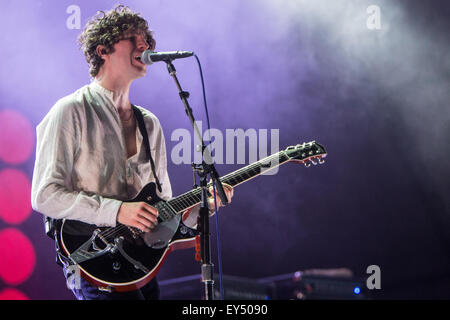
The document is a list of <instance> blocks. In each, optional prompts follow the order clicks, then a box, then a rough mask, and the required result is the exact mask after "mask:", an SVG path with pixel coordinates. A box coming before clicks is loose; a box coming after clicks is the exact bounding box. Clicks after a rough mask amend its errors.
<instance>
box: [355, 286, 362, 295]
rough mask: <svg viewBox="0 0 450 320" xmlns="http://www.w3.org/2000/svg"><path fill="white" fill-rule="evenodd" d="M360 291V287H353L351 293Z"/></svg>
mask: <svg viewBox="0 0 450 320" xmlns="http://www.w3.org/2000/svg"><path fill="white" fill-rule="evenodd" d="M360 292H361V289H360V288H359V287H355V288H354V289H353V293H354V294H360Z"/></svg>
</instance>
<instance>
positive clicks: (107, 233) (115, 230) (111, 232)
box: [100, 151, 288, 240]
mask: <svg viewBox="0 0 450 320" xmlns="http://www.w3.org/2000/svg"><path fill="white" fill-rule="evenodd" d="M283 156H285V152H284V151H280V152H278V153H276V154H274V155H271V156H269V157H266V158H263V159H261V160H259V161H258V162H255V163H254V164H251V165H248V166H246V167H243V168H241V169H238V170H236V171H234V172H231V173H229V174H227V175H225V176H224V177H222V179H221V180H223V181H225V180H227V181H230V180H236V179H239V178H242V175H243V174H246V173H247V172H250V171H252V170H253V169H256V168H259V169H261V167H262V162H264V161H268V160H272V158H276V157H278V159H279V163H284V162H285V161H286V160H288V159H282V158H283ZM280 160H283V161H280ZM270 162H271V161H270ZM258 174H261V171H260V172H256V173H255V174H254V175H249V174H247V175H248V176H249V177H248V178H245V177H243V178H244V179H243V180H242V181H245V180H247V179H249V178H252V177H254V176H256V175H258ZM242 181H240V182H242ZM199 192H200V189H194V190H191V191H189V192H187V193H185V194H182V195H180V196H178V197H177V198H175V199H172V201H173V200H175V201H173V202H172V203H171V205H175V206H178V203H176V201H181V202H187V204H188V206H187V207H190V206H192V205H195V204H197V203H198V201H197V200H196V199H195V201H194V203H193V204H191V203H189V201H190V200H192V198H193V197H198V193H199ZM168 201H171V200H168ZM187 207H185V208H187ZM185 208H183V207H181V210H179V208H178V211H177V214H178V213H179V212H181V211H183V210H184V209H185ZM131 228H133V227H131ZM134 229H137V228H134ZM123 231H130V232H133V231H132V230H131V229H130V227H129V226H127V225H124V224H121V225H119V226H116V227H112V228H110V229H107V230H104V231H102V232H100V235H101V236H103V237H104V238H105V239H106V240H108V239H107V238H108V237H111V236H114V237H115V236H117V235H123V233H122V232H123ZM138 232H143V231H142V230H140V229H138ZM121 233H122V234H121Z"/></svg>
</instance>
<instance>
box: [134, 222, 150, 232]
mask: <svg viewBox="0 0 450 320" xmlns="http://www.w3.org/2000/svg"><path fill="white" fill-rule="evenodd" d="M133 227H135V228H138V229H139V230H141V231H143V232H149V231H150V230H151V228H150V227H147V226H146V225H145V224H143V223H141V222H140V221H138V220H135V222H134V224H133Z"/></svg>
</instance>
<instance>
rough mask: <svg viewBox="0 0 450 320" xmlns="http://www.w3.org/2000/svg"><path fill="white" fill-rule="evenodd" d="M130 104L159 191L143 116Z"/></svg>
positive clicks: (159, 186)
mask: <svg viewBox="0 0 450 320" xmlns="http://www.w3.org/2000/svg"><path fill="white" fill-rule="evenodd" d="M131 106H132V108H133V112H134V115H135V117H136V119H137V122H138V127H139V131H140V132H141V135H142V138H143V139H142V140H143V142H144V145H145V152H146V153H147V157H148V158H150V165H151V167H152V172H153V176H154V177H155V182H156V185H157V186H158V190H159V192H162V188H161V183H159V179H158V176H157V175H156V170H155V163H154V162H153V157H152V153H151V150H150V141H149V140H148V134H147V129H146V127H145V122H144V117H143V116H142V113H141V111H140V110H139V109H138V108H137V107H136V106H135V105H131Z"/></svg>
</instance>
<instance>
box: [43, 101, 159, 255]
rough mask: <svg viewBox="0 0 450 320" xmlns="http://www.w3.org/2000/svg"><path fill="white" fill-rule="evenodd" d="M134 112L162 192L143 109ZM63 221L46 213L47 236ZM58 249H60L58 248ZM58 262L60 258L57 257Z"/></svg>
mask: <svg viewBox="0 0 450 320" xmlns="http://www.w3.org/2000/svg"><path fill="white" fill-rule="evenodd" d="M132 107H133V112H134V115H135V117H136V119H137V122H138V127H139V131H140V132H141V135H142V137H143V140H144V141H143V142H144V145H145V151H146V153H147V157H148V158H150V165H151V167H152V172H153V176H154V177H155V182H156V185H157V187H158V190H159V192H162V188H161V183H160V182H159V179H158V176H157V175H156V170H155V163H154V161H153V157H152V153H151V152H150V142H149V140H148V134H147V130H146V127H145V122H144V117H143V116H142V113H141V111H140V110H139V109H138V108H137V107H136V106H134V105H132ZM61 221H62V220H59V219H52V218H50V217H47V216H45V215H44V229H45V233H46V234H47V236H49V237H50V238H52V239H55V238H56V237H57V235H56V232H59V228H60V226H61ZM57 251H58V250H57ZM57 262H58V259H57Z"/></svg>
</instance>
